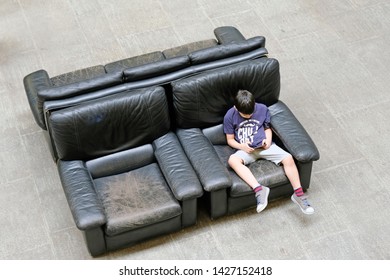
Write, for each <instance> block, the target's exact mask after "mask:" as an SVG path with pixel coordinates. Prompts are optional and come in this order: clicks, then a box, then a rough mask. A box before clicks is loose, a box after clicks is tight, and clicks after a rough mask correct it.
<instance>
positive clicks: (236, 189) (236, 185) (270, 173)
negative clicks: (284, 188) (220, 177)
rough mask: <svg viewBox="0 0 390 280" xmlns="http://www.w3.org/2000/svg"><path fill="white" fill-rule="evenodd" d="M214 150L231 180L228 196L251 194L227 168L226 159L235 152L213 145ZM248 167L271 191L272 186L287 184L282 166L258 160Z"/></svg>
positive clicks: (250, 190)
mask: <svg viewBox="0 0 390 280" xmlns="http://www.w3.org/2000/svg"><path fill="white" fill-rule="evenodd" d="M214 148H215V150H216V152H217V154H218V156H219V158H220V160H221V161H222V163H223V164H224V165H225V166H226V168H227V169H228V170H229V173H230V176H231V178H232V186H231V188H230V196H231V197H240V196H244V195H249V194H252V193H253V190H252V189H251V188H250V187H249V186H248V185H247V184H246V183H245V182H244V181H243V180H241V179H240V178H239V177H238V176H237V174H236V173H235V172H234V170H233V169H231V168H230V167H229V164H228V159H229V157H230V155H232V154H233V153H234V152H235V150H234V149H233V148H231V147H229V146H227V145H215V146H214ZM248 167H249V169H250V170H251V171H252V173H253V175H254V176H255V177H256V178H257V180H258V181H259V182H260V183H261V184H263V185H265V186H269V187H271V189H272V186H278V185H281V184H286V183H288V182H289V181H288V178H287V176H286V175H285V173H284V169H283V166H278V165H276V164H274V163H273V162H271V161H268V160H262V159H260V160H257V161H256V162H254V163H251V164H250V165H249V166H248Z"/></svg>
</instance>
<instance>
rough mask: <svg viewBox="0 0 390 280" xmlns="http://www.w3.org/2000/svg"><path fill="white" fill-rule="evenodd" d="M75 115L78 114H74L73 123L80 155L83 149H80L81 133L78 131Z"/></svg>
mask: <svg viewBox="0 0 390 280" xmlns="http://www.w3.org/2000/svg"><path fill="white" fill-rule="evenodd" d="M75 114H76V112H74V111H73V112H72V122H73V126H74V132H75V138H76V143H77V152H78V153H80V152H82V151H81V147H80V143H81V141H80V134H79V131H78V128H77V127H78V125H77V120H76V118H75Z"/></svg>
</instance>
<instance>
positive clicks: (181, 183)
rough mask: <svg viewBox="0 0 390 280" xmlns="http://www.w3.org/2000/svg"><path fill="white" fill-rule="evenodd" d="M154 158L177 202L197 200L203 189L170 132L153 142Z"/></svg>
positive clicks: (174, 136) (177, 140) (175, 138)
mask: <svg viewBox="0 0 390 280" xmlns="http://www.w3.org/2000/svg"><path fill="white" fill-rule="evenodd" d="M153 147H154V150H155V156H156V159H157V162H158V163H159V166H160V168H161V171H162V173H163V174H164V177H165V179H166V180H167V182H168V184H169V186H170V188H171V190H172V192H173V194H174V195H175V197H176V199H177V200H180V201H183V200H187V199H193V198H198V197H200V196H202V194H203V188H202V185H201V184H200V182H199V180H198V177H197V175H196V173H195V171H194V170H193V168H192V166H191V163H190V162H189V160H188V158H187V156H186V154H185V153H184V151H183V149H181V145H180V142H179V139H177V137H176V135H175V134H174V133H172V132H169V133H168V134H166V135H164V136H162V137H160V138H158V139H156V140H155V141H154V142H153Z"/></svg>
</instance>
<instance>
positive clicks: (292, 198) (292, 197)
mask: <svg viewBox="0 0 390 280" xmlns="http://www.w3.org/2000/svg"><path fill="white" fill-rule="evenodd" d="M291 200H292V202H294V203H295V204H296V205H298V206H299V209H301V211H302V213H303V214H306V215H313V214H314V211H313V212H311V213H309V212H305V210H303V209H302V207H301V205H299V203H298V201H296V200H295V198H294V195H292V196H291Z"/></svg>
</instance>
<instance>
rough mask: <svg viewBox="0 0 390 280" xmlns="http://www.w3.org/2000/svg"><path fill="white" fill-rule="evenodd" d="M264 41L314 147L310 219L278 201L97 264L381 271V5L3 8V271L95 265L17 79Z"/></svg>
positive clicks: (351, 1)
mask: <svg viewBox="0 0 390 280" xmlns="http://www.w3.org/2000/svg"><path fill="white" fill-rule="evenodd" d="M222 25H232V26H235V27H237V28H238V29H239V30H240V31H241V32H242V33H243V34H244V36H245V37H247V38H249V37H252V36H257V35H263V36H265V37H266V38H267V43H266V46H267V49H268V51H269V53H270V56H271V57H275V58H277V59H278V60H279V61H280V65H281V77H282V88H281V100H283V101H284V102H285V103H287V104H288V105H289V107H290V108H291V109H292V111H293V112H294V114H295V115H296V116H297V118H298V119H299V120H300V121H301V123H302V124H303V125H304V126H305V128H306V129H307V131H308V132H309V134H310V135H311V136H312V138H313V140H314V141H315V143H316V144H317V146H318V148H319V150H320V153H321V159H320V160H319V161H318V162H315V164H314V170H313V176H312V184H311V188H310V190H309V192H308V193H309V195H310V197H311V200H312V202H313V204H314V206H315V207H316V214H315V215H312V216H305V215H303V214H302V213H301V212H300V210H299V209H297V208H296V206H295V205H294V204H293V203H292V202H291V201H290V200H289V199H288V198H286V199H281V200H278V201H275V202H272V203H270V205H269V207H268V208H267V209H266V210H265V211H264V212H262V213H261V214H257V213H256V212H255V210H253V209H252V210H248V211H245V212H242V213H239V214H237V215H232V216H228V217H224V218H221V219H218V220H215V221H211V220H210V219H209V218H208V216H207V213H206V211H205V210H203V209H202V208H200V210H199V222H198V224H197V225H196V226H193V227H190V228H187V229H184V230H182V231H179V232H176V233H174V234H170V235H166V236H162V237H160V238H156V239H153V240H150V241H147V242H144V243H141V244H139V245H136V246H133V247H131V248H128V249H123V250H119V251H116V252H112V253H109V254H106V255H104V256H102V257H99V258H98V259H152V260H153V259H183V260H189V259H274V260H275V259H303V260H305V259H312V260H317V259H320V260H328V259H337V260H346V259H364V260H366V259H370V260H371V259H387V260H388V259H390V210H389V207H388V204H389V202H390V175H389V174H390V173H389V172H388V170H389V167H390V163H389V160H388V159H389V156H390V144H389V140H388V139H389V138H390V124H389V120H390V110H389V107H390V94H389V89H388V83H389V81H390V79H389V78H390V76H389V73H390V48H389V46H390V3H389V1H387V0H371V1H370V0H329V1H320V0H291V1H282V0H272V1H271V0H258V1H250V0H248V1H246V0H228V1H222V0H212V1H211V0H198V1H193V0H166V1H163V0H144V1H135V0H116V1H114V0H112V1H110V0H88V1H87V0H81V1H80V0H31V1H28V0H1V1H0V112H1V117H0V131H1V137H0V151H1V152H0V164H1V168H0V206H1V207H0V240H1V243H0V259H3V260H4V259H19V260H20V259H44V260H46V259H57V260H58V259H59V260H63V259H91V257H90V255H89V253H88V251H87V249H86V246H85V244H84V240H83V237H82V234H81V232H80V231H79V230H78V229H77V228H76V227H75V224H74V222H73V220H72V216H71V213H70V211H69V208H68V205H67V202H66V199H65V196H64V193H63V191H62V187H61V184H60V181H59V177H58V175H57V171H56V167H55V165H54V163H53V161H52V159H51V156H50V153H49V151H48V149H47V145H46V142H45V140H44V136H43V133H42V131H41V129H40V128H39V127H38V126H37V125H36V123H35V122H34V120H33V116H32V114H31V111H30V109H29V106H28V102H27V98H26V96H25V92H24V88H23V82H22V80H23V77H24V76H25V75H27V74H29V73H30V72H33V71H35V70H38V69H46V70H47V71H48V73H49V75H50V76H55V75H59V74H62V73H65V72H69V71H73V70H76V69H80V68H83V67H88V66H93V65H96V64H105V63H108V62H112V61H115V60H118V59H122V58H126V57H129V56H134V55H138V54H142V53H146V52H151V51H155V50H163V49H166V48H170V47H174V46H178V45H180V44H184V43H189V42H193V41H197V40H202V39H209V38H213V37H214V35H213V29H214V28H216V27H218V26H222Z"/></svg>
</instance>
